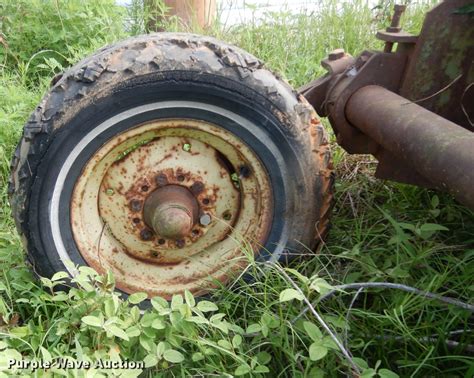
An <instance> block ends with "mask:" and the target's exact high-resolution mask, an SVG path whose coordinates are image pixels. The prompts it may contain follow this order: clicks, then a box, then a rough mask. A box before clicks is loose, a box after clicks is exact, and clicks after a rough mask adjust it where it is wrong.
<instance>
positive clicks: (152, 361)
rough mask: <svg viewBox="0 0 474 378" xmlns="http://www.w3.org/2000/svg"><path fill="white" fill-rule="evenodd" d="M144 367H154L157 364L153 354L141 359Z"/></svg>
mask: <svg viewBox="0 0 474 378" xmlns="http://www.w3.org/2000/svg"><path fill="white" fill-rule="evenodd" d="M143 362H144V363H145V367H147V368H150V367H153V366H155V365H156V364H157V363H158V358H157V357H156V356H155V355H154V354H148V355H146V356H145V358H144V359H143Z"/></svg>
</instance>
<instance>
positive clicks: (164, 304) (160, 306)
mask: <svg viewBox="0 0 474 378" xmlns="http://www.w3.org/2000/svg"><path fill="white" fill-rule="evenodd" d="M151 305H152V306H153V308H154V309H155V310H156V311H158V312H160V311H162V310H164V309H168V308H169V304H168V301H167V300H166V299H164V298H161V297H153V298H151Z"/></svg>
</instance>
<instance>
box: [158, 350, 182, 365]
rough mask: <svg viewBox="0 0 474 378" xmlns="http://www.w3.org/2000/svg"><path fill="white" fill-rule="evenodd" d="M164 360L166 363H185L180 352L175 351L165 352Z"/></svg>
mask: <svg viewBox="0 0 474 378" xmlns="http://www.w3.org/2000/svg"><path fill="white" fill-rule="evenodd" d="M163 358H164V359H165V360H166V361H168V362H172V363H174V364H178V363H180V362H183V361H184V356H183V355H182V354H181V353H180V352H178V351H177V350H174V349H168V350H165V352H164V353H163Z"/></svg>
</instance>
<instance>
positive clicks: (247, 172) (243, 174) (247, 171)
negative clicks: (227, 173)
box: [239, 165, 250, 178]
mask: <svg viewBox="0 0 474 378" xmlns="http://www.w3.org/2000/svg"><path fill="white" fill-rule="evenodd" d="M239 174H240V177H241V178H242V177H243V178H248V177H249V176H250V168H249V167H247V166H246V165H242V166H241V167H240V168H239Z"/></svg>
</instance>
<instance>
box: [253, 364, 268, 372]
mask: <svg viewBox="0 0 474 378" xmlns="http://www.w3.org/2000/svg"><path fill="white" fill-rule="evenodd" d="M253 372H254V373H257V374H265V373H270V369H269V368H267V367H266V366H263V365H258V366H256V367H255V368H254V369H253Z"/></svg>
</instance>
